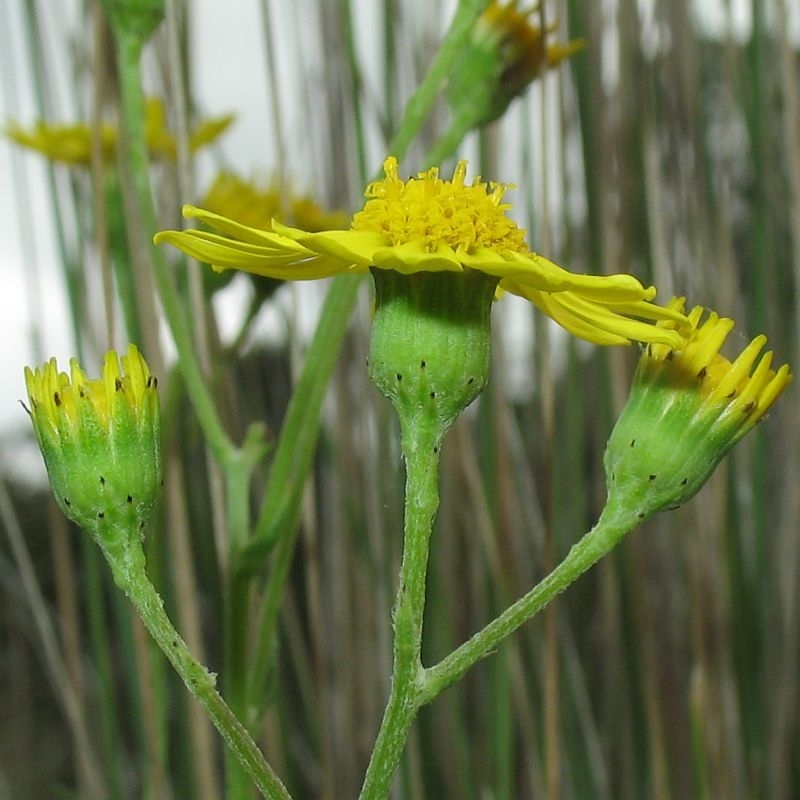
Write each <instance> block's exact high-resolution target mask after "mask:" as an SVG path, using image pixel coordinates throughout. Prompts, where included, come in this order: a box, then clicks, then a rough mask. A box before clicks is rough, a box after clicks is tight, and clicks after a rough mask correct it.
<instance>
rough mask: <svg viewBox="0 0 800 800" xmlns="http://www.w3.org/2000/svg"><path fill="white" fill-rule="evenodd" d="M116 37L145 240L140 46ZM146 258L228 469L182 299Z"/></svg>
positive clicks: (208, 432)
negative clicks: (150, 265) (151, 266)
mask: <svg viewBox="0 0 800 800" xmlns="http://www.w3.org/2000/svg"><path fill="white" fill-rule="evenodd" d="M115 36H116V44H117V61H118V66H119V84H120V102H121V109H122V123H123V129H124V132H125V137H124V143H125V147H126V156H127V158H126V162H127V165H128V169H129V170H130V177H131V180H132V183H133V187H134V192H135V194H136V203H137V207H138V211H139V213H140V215H141V220H142V224H143V227H144V230H145V233H146V235H147V236H148V238H149V237H152V235H153V234H154V233H155V231H156V230H157V229H158V225H157V221H156V211H155V206H154V204H153V197H152V194H151V191H150V173H149V162H148V155H147V142H146V138H145V130H144V120H145V116H146V114H145V103H144V95H143V94H142V88H141V82H140V79H139V62H140V58H141V54H142V44H143V43H142V41H141V40H140V38H139V37H138V36H136V35H135V34H131V33H128V32H126V31H125V30H122V29H119V28H117V29H116V30H115ZM150 258H151V260H152V264H153V272H154V275H155V280H156V286H157V288H158V295H159V299H160V300H161V307H162V309H163V311H164V316H165V317H166V319H167V322H168V323H169V327H170V331H171V333H172V338H173V339H174V341H175V347H176V349H177V352H178V368H179V369H180V371H181V374H182V375H183V379H184V382H185V383H186V391H187V392H188V393H189V397H190V398H191V400H192V405H193V406H194V408H195V411H196V412H197V418H198V420H199V422H200V426H201V427H202V429H203V434H204V435H205V438H206V440H207V441H208V444H209V446H210V448H211V450H212V452H213V453H214V457H215V458H216V460H217V461H218V462H219V463H220V464H226V463H228V462H230V461H231V460H232V459H234V458H235V453H236V448H235V446H234V445H233V443H232V442H231V440H230V439H229V437H228V435H227V434H226V432H225V430H224V428H223V427H222V423H221V421H220V419H219V416H218V415H217V412H216V408H215V406H214V401H213V400H212V398H211V394H210V392H209V390H208V387H207V386H206V383H205V380H204V378H203V371H202V369H201V367H200V363H199V362H198V360H197V357H196V356H195V353H194V343H193V340H192V332H191V327H190V325H189V321H188V319H187V317H186V314H185V312H184V308H183V304H182V302H181V298H180V295H179V294H178V291H177V289H176V288H175V285H174V283H173V281H172V276H171V275H170V272H169V267H168V266H167V263H166V261H165V259H164V256H163V253H162V252H161V251H160V250H159V249H158V248H157V247H155V246H154V245H151V247H150Z"/></svg>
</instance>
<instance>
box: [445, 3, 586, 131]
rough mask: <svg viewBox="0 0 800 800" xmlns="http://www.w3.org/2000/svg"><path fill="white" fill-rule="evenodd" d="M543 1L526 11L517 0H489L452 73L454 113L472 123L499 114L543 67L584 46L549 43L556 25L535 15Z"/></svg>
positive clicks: (449, 91)
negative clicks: (538, 20) (542, 23)
mask: <svg viewBox="0 0 800 800" xmlns="http://www.w3.org/2000/svg"><path fill="white" fill-rule="evenodd" d="M538 10H539V6H538V5H534V6H533V7H532V8H528V9H526V10H524V11H521V10H520V9H519V3H518V1H517V0H511V2H509V3H498V2H491V3H489V5H488V7H487V8H486V11H484V12H483V14H481V16H480V17H478V20H477V21H476V23H475V27H474V29H473V31H472V35H471V37H470V39H469V40H468V42H467V44H466V46H465V47H464V50H463V52H462V53H461V54H460V56H459V58H458V59H457V61H456V63H455V65H454V67H453V70H452V72H451V75H450V79H449V83H448V87H447V96H448V100H449V101H450V105H451V106H452V108H453V110H454V112H455V114H456V117H464V118H465V119H467V120H469V122H470V127H477V126H479V125H486V124H487V123H489V122H492V121H493V120H496V119H498V118H499V117H500V116H501V115H502V114H503V113H504V112H505V110H506V109H507V108H508V106H509V104H510V103H511V101H512V100H513V99H514V98H515V97H518V96H519V95H521V94H522V93H523V92H524V91H525V89H526V88H527V87H528V85H529V84H530V83H532V82H533V81H534V80H536V79H537V78H538V77H539V76H540V75H541V73H542V72H543V71H544V70H545V69H550V68H552V67H555V66H557V65H558V64H560V63H561V62H562V61H563V60H564V59H566V58H569V57H570V56H571V55H573V54H574V53H577V52H579V51H580V50H582V49H583V48H584V46H585V42H584V41H583V39H575V40H574V41H571V42H568V43H567V44H552V43H548V41H547V38H548V36H549V34H551V33H553V32H554V31H555V29H556V26H555V25H551V26H548V27H547V28H546V29H544V30H542V28H541V27H540V26H539V25H538V24H537V23H536V21H535V20H534V19H533V15H534V14H538Z"/></svg>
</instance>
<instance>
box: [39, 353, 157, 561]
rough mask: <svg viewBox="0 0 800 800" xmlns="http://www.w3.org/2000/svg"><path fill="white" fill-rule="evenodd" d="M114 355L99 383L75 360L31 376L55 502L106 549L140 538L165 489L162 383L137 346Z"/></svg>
mask: <svg viewBox="0 0 800 800" xmlns="http://www.w3.org/2000/svg"><path fill="white" fill-rule="evenodd" d="M121 362H122V363H121V367H120V359H119V358H118V356H117V353H116V352H114V351H111V352H108V353H107V354H106V357H105V362H104V365H103V374H102V376H101V377H100V378H99V379H89V378H87V377H86V374H85V373H84V371H83V370H82V369H81V367H80V366H79V365H78V362H77V360H76V359H72V360H71V361H70V374H69V375H67V374H66V373H65V372H59V371H58V365H57V364H56V360H55V359H54V358H53V359H50V361H49V362H47V363H46V364H44V365H43V366H41V367H38V368H37V369H35V370H31V369H30V368H26V369H25V383H26V385H27V389H28V402H29V404H30V405H29V408H28V413H29V415H30V418H31V422H32V423H33V428H34V431H35V432H36V438H37V440H38V442H39V448H40V449H41V451H42V456H43V457H44V462H45V466H46V467H47V473H48V476H49V478H50V484H51V486H52V488H53V492H54V494H55V497H56V501H57V502H58V505H59V506H60V508H61V510H62V511H63V512H64V514H65V515H66V516H67V517H69V518H70V519H71V520H73V522H75V523H76V524H78V525H80V526H81V527H82V528H84V529H86V530H88V531H89V532H90V533H92V534H93V535H95V537H96V538H98V539H99V540H100V541H101V543H102V544H103V545H104V546H106V547H112V546H113V545H114V544H115V543H119V542H121V541H122V540H123V539H124V538H125V537H126V536H128V535H129V534H130V532H131V531H133V532H136V531H140V530H141V529H142V528H143V527H144V525H145V522H146V521H147V519H148V518H149V516H150V513H151V512H152V510H153V507H154V505H155V502H156V500H157V498H158V495H159V491H160V488H161V442H160V431H161V422H160V413H159V401H158V391H157V389H156V383H157V382H156V379H155V377H154V376H153V375H152V374H151V373H150V370H149V368H148V366H147V364H146V363H145V360H144V359H143V358H142V356H141V354H140V353H139V351H138V350H137V349H136V347H135V346H134V345H132V344H131V345H129V346H128V352H127V355H124V356H122V358H121Z"/></svg>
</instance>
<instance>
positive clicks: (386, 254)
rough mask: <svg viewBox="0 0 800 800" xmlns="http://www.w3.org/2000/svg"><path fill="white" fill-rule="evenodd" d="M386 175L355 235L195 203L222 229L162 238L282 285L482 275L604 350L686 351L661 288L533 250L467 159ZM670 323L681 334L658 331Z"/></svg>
mask: <svg viewBox="0 0 800 800" xmlns="http://www.w3.org/2000/svg"><path fill="white" fill-rule="evenodd" d="M384 170H385V173H386V177H385V178H384V179H382V180H379V181H375V182H374V183H372V184H370V185H369V186H368V187H367V190H366V197H367V202H366V203H365V205H364V208H363V209H362V210H361V211H359V212H358V213H356V214H355V215H354V217H353V219H352V222H351V225H350V228H349V229H348V230H326V231H320V232H311V231H307V230H302V229H300V228H292V227H288V226H286V225H281V224H279V223H277V222H273V225H272V229H271V230H265V229H264V228H263V227H252V226H248V225H243V224H241V223H240V222H237V221H235V220H233V219H230V218H228V217H225V216H222V215H219V214H214V213H212V212H210V211H208V210H205V209H201V208H197V207H195V206H185V207H184V209H183V213H184V216H186V217H188V218H194V219H197V220H198V221H199V222H201V223H203V224H204V225H205V226H207V227H209V228H212V229H214V230H215V231H218V232H212V231H209V230H203V229H196V230H186V231H162V232H160V233H158V234H157V235H156V237H155V241H156V242H157V243H169V244H172V245H174V246H176V247H178V248H179V249H181V250H183V251H184V252H185V253H187V254H188V255H190V256H192V257H194V258H197V259H198V260H200V261H204V262H206V263H209V264H212V265H213V266H214V268H215V269H217V270H224V269H240V270H244V271H245V272H251V273H254V274H256V275H263V276H266V277H271V278H279V279H282V280H310V279H317V278H328V277H331V276H334V275H341V274H348V273H365V272H368V271H369V270H370V269H378V270H392V271H395V272H398V273H401V274H406V275H410V274H413V273H417V272H443V271H450V272H456V273H463V272H469V271H477V272H482V273H484V274H486V275H490V276H493V277H496V278H497V279H498V280H499V289H500V290H501V291H508V292H511V293H513V294H517V295H520V296H521V297H524V298H526V299H527V300H529V301H530V302H532V303H533V304H534V305H536V306H537V307H539V308H540V309H541V310H542V311H544V312H545V313H546V314H548V315H549V316H550V317H552V318H553V319H554V320H555V321H556V322H558V323H559V324H560V325H562V326H563V327H564V328H566V329H567V330H568V331H570V332H571V333H573V334H575V335H576V336H580V337H581V338H584V339H587V340H588V341H591V342H595V343H597V344H604V345H615V344H627V343H629V342H630V341H632V340H638V341H644V342H661V343H663V344H666V345H669V346H670V347H676V348H678V347H680V346H681V343H682V336H681V333H680V332H679V330H678V328H679V327H680V324H682V322H683V321H684V317H683V315H682V314H681V313H680V312H678V311H676V310H675V309H671V308H664V307H661V306H657V305H654V304H652V303H651V302H650V301H651V300H652V299H653V298H654V296H655V289H654V288H652V287H650V288H644V287H643V286H642V284H641V283H639V281H638V280H636V279H635V278H634V277H632V276H630V275H624V274H622V275H611V276H599V275H580V274H575V273H572V272H568V271H567V270H565V269H563V268H562V267H559V266H557V265H556V264H554V263H553V262H552V261H549V260H548V259H547V258H545V257H543V256H541V255H538V254H537V253H533V252H531V251H530V250H529V249H528V245H527V243H526V241H525V233H524V231H523V230H522V229H520V228H519V227H518V226H517V225H516V223H515V222H514V221H513V220H512V219H511V218H510V217H508V216H507V214H506V211H507V210H508V209H509V208H510V206H509V205H508V204H506V203H503V195H504V194H505V192H506V190H507V189H508V188H509V186H508V185H506V184H501V183H489V184H486V183H484V182H482V181H481V180H480V178H475V179H474V180H473V181H472V183H471V184H468V183H467V182H466V171H467V165H466V162H465V161H461V162H459V164H458V166H457V167H456V169H455V172H454V174H453V177H452V179H450V180H446V179H442V178H440V177H439V171H438V169H436V168H432V169H429V170H427V171H425V172H422V173H419V175H417V176H416V177H412V178H410V179H409V180H407V181H403V180H401V179H400V178H399V177H398V165H397V160H396V159H395V158H393V157H389V158H387V159H386V161H385V163H384ZM656 320H671V321H672V322H673V323H674V326H673V327H667V326H657V325H654V324H652V323H653V321H656Z"/></svg>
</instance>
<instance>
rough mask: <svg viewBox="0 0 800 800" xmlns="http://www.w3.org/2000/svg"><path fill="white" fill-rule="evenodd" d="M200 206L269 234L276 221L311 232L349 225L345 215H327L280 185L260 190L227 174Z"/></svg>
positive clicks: (251, 183) (219, 176) (207, 193)
mask: <svg viewBox="0 0 800 800" xmlns="http://www.w3.org/2000/svg"><path fill="white" fill-rule="evenodd" d="M287 195H288V196H287ZM200 205H201V206H202V207H203V208H204V209H206V210H207V211H210V212H211V213H212V214H217V215H219V216H223V217H227V218H228V219H231V220H234V221H236V222H238V223H241V224H242V225H246V226H247V227H250V228H258V229H261V230H270V227H271V225H272V220H273V219H277V220H278V221H279V222H284V223H286V224H291V225H297V226H298V227H300V228H302V229H303V230H307V231H312V232H314V231H322V230H327V229H329V228H344V227H346V225H347V217H346V215H345V214H344V213H342V212H336V211H333V212H329V211H325V209H323V208H322V207H321V206H319V205H318V204H317V203H316V202H315V201H314V200H313V199H312V198H311V197H307V196H304V195H294V194H293V193H291V192H288V193H287V191H286V190H285V188H284V187H282V186H280V185H279V184H277V183H273V184H271V185H267V186H259V185H258V184H256V183H254V182H252V181H247V180H244V179H243V178H240V177H239V176H238V175H235V174H234V173H232V172H227V171H223V172H220V173H219V174H218V175H217V177H216V178H215V180H214V183H213V184H212V185H211V188H210V189H209V190H208V191H207V192H206V194H205V196H204V197H203V199H202V200H201V201H200Z"/></svg>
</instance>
